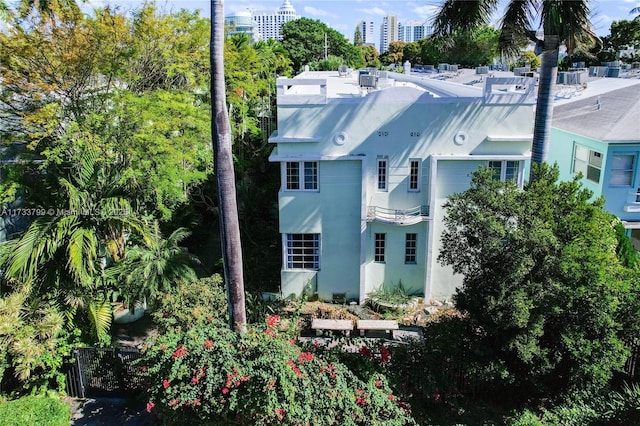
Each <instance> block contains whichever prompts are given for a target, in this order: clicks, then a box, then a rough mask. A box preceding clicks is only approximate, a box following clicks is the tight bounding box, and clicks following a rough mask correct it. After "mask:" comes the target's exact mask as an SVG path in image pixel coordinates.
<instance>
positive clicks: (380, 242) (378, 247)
mask: <svg viewBox="0 0 640 426" xmlns="http://www.w3.org/2000/svg"><path fill="white" fill-rule="evenodd" d="M386 245H387V234H378V233H376V241H375V253H374V257H373V260H374V261H376V262H384V252H385V248H386Z"/></svg>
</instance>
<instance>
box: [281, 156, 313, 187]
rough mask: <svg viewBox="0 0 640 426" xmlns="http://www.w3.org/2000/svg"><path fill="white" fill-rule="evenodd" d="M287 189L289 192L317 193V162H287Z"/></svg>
mask: <svg viewBox="0 0 640 426" xmlns="http://www.w3.org/2000/svg"><path fill="white" fill-rule="evenodd" d="M285 167H286V188H287V190H288V191H317V190H318V162H317V161H287V162H286V166H285Z"/></svg>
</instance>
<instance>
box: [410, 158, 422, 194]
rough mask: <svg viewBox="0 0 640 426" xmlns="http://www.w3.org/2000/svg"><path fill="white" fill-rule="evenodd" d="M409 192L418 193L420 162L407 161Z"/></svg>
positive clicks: (414, 160)
mask: <svg viewBox="0 0 640 426" xmlns="http://www.w3.org/2000/svg"><path fill="white" fill-rule="evenodd" d="M409 191H411V192H418V191H420V160H417V159H411V160H409Z"/></svg>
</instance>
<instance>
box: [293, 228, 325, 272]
mask: <svg viewBox="0 0 640 426" xmlns="http://www.w3.org/2000/svg"><path fill="white" fill-rule="evenodd" d="M287 269H316V270H317V269H320V234H287Z"/></svg>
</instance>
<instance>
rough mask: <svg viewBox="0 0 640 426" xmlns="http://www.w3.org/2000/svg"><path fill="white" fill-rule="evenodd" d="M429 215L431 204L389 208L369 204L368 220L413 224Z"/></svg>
mask: <svg viewBox="0 0 640 426" xmlns="http://www.w3.org/2000/svg"><path fill="white" fill-rule="evenodd" d="M427 216H429V206H424V205H422V206H416V207H413V208H410V209H388V208H385V207H379V206H368V208H367V220H369V221H378V222H384V223H391V224H397V225H413V224H414V223H418V222H421V221H423V220H425V219H426V218H427Z"/></svg>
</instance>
